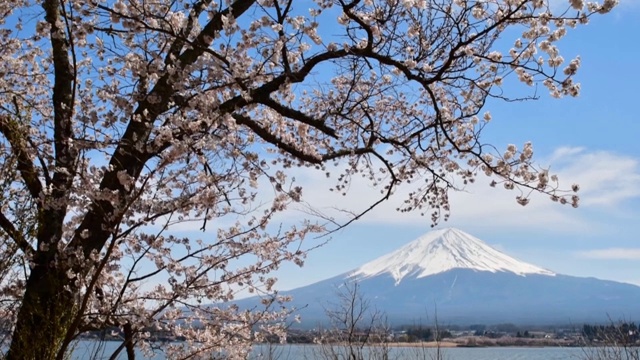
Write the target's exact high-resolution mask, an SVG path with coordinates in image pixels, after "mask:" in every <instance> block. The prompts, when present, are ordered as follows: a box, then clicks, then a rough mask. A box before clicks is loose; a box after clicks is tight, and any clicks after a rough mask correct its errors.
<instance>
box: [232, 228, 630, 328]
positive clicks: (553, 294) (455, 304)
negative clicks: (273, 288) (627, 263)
mask: <svg viewBox="0 0 640 360" xmlns="http://www.w3.org/2000/svg"><path fill="white" fill-rule="evenodd" d="M354 281H357V282H358V284H359V288H360V291H361V294H362V295H363V296H364V297H365V298H367V299H369V300H370V302H371V304H372V305H373V306H375V308H376V309H378V310H381V311H383V312H384V313H386V315H387V317H388V319H389V321H390V323H391V324H407V323H415V322H417V321H419V320H420V319H426V318H433V316H434V313H435V312H437V315H438V319H439V320H440V321H442V322H445V323H456V324H467V325H468V324H473V323H504V322H511V323H520V324H529V325H532V324H552V323H563V324H568V323H573V324H581V323H583V322H600V321H607V320H609V319H614V320H617V319H622V318H624V319H627V320H637V319H638V318H640V307H638V304H640V287H638V286H635V285H630V284H623V283H617V282H614V281H605V280H599V279H594V278H580V277H573V276H566V275H561V274H555V273H553V272H551V271H549V270H545V269H542V268H540V267H537V266H535V265H532V264H528V263H525V262H522V261H519V260H516V259H514V258H512V257H510V256H508V255H506V254H504V253H502V252H500V251H498V250H496V249H494V248H492V247H490V246H489V245H487V244H485V243H484V242H482V241H481V240H479V239H477V238H475V237H473V236H471V235H468V234H466V233H464V232H462V231H460V230H456V229H445V230H439V231H434V232H431V233H428V234H426V235H424V236H422V237H420V238H419V239H417V240H415V241H413V242H411V243H409V244H407V245H405V246H403V247H401V248H400V249H398V250H397V251H394V252H392V253H390V254H388V255H385V256H382V257H380V258H378V259H376V260H373V261H371V262H369V263H367V264H365V265H363V266H361V267H359V268H357V269H355V270H353V271H350V272H347V273H345V274H342V275H338V276H336V277H333V278H330V279H327V280H323V281H320V282H317V283H315V284H311V285H308V286H304V287H301V288H297V289H293V290H290V291H286V292H284V293H286V294H288V295H291V296H292V297H293V299H294V300H293V302H292V303H291V304H290V305H291V306H293V307H296V308H299V309H300V311H299V313H300V315H302V318H303V323H302V325H303V326H305V327H313V326H315V325H317V324H318V323H319V322H323V321H324V320H325V308H327V307H331V306H332V305H331V304H335V302H336V300H335V298H336V293H337V291H338V288H339V287H340V286H344V284H345V283H349V282H354ZM237 304H238V305H240V306H241V307H251V306H254V305H255V304H256V299H255V298H253V299H245V300H240V301H238V302H237Z"/></svg>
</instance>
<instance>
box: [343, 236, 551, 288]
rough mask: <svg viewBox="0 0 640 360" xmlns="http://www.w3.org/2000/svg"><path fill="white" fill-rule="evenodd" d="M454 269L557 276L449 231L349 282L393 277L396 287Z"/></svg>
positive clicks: (413, 245)
mask: <svg viewBox="0 0 640 360" xmlns="http://www.w3.org/2000/svg"><path fill="white" fill-rule="evenodd" d="M452 269H471V270H475V271H488V272H492V273H495V272H511V273H514V274H517V275H520V276H525V275H527V274H537V275H548V276H555V273H553V272H551V271H549V270H546V269H543V268H540V267H537V266H535V265H532V264H528V263H525V262H523V261H520V260H517V259H514V258H512V257H510V256H508V255H506V254H504V253H502V252H500V251H498V250H496V249H494V248H492V247H491V246H489V245H487V244H486V243H484V242H483V241H482V240H480V239H478V238H476V237H474V236H472V235H469V234H467V233H465V232H464V231H461V230H458V229H453V228H448V229H443V230H437V231H432V232H429V233H427V234H425V235H423V236H422V237H420V238H418V239H416V240H414V241H412V242H411V243H409V244H407V245H405V246H403V247H401V248H400V249H398V250H396V251H394V252H392V253H390V254H387V255H385V256H382V257H380V258H378V259H376V260H373V261H371V262H369V263H367V264H365V265H363V266H361V267H360V268H358V269H356V270H354V271H353V272H351V273H350V275H349V277H350V278H358V279H363V278H370V277H374V276H378V275H383V274H390V275H391V276H392V277H393V278H394V279H395V282H396V284H398V283H400V281H402V279H404V278H405V277H412V278H422V277H426V276H429V275H434V274H439V273H443V272H445V271H448V270H452Z"/></svg>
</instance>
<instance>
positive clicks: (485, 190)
mask: <svg viewBox="0 0 640 360" xmlns="http://www.w3.org/2000/svg"><path fill="white" fill-rule="evenodd" d="M638 35H640V1H638V0H621V4H620V5H619V6H618V7H617V8H616V9H614V11H612V12H611V13H610V14H608V15H606V16H596V17H594V18H592V21H591V23H590V24H589V25H587V26H586V27H579V28H578V29H576V30H575V31H570V32H569V34H568V35H567V37H566V38H565V39H564V40H563V42H562V43H561V52H562V54H563V55H564V56H565V58H573V56H574V55H580V56H581V58H582V66H581V69H580V72H579V74H578V78H577V80H578V81H579V82H580V83H581V84H582V92H581V94H580V96H579V97H578V98H565V99H561V100H557V99H552V98H550V97H549V96H547V93H546V91H545V89H540V91H539V93H540V94H541V98H540V100H537V101H533V102H528V103H503V102H496V103H492V104H488V107H487V109H488V110H490V111H491V112H492V114H493V120H492V122H491V123H490V125H489V126H488V127H487V128H486V129H485V133H484V135H485V138H484V140H485V141H487V142H491V143H493V144H495V145H496V146H497V147H498V148H504V146H506V145H507V144H509V143H514V144H522V143H524V142H525V141H532V142H533V144H534V149H535V151H536V159H537V161H538V163H539V164H541V165H543V166H549V167H550V168H551V171H552V172H555V173H558V174H559V176H560V180H561V181H562V183H563V184H565V185H567V186H568V185H570V184H571V183H574V182H576V183H579V184H580V185H581V188H582V190H581V192H580V196H581V199H582V203H581V206H580V208H578V209H573V208H571V207H566V206H560V205H558V204H555V203H552V202H551V201H549V200H547V199H546V198H544V197H536V196H534V197H533V199H532V203H531V204H530V205H528V206H526V207H522V206H520V205H517V204H516V202H515V199H514V198H515V195H516V194H515V193H513V192H508V191H505V190H500V189H492V188H489V187H487V186H485V185H484V184H483V183H480V184H478V185H477V186H473V187H470V188H467V189H466V191H465V192H464V193H456V194H452V196H451V199H452V212H451V218H450V220H449V221H448V222H446V223H441V224H440V225H439V227H457V228H460V229H462V230H464V231H466V232H469V233H471V234H472V235H474V236H476V237H479V238H480V239H483V240H484V241H486V242H487V243H489V244H491V245H492V246H494V247H496V248H498V249H500V250H502V251H504V252H506V253H507V254H509V255H512V256H515V257H517V258H519V259H521V260H524V261H527V262H531V263H534V264H536V265H539V266H542V267H545V268H548V269H550V270H553V271H555V272H558V273H564V274H568V275H576V276H590V277H597V278H602V279H611V280H617V281H623V282H631V283H635V284H639V285H640V140H639V138H638V135H639V134H640V118H639V116H638V111H637V109H636V106H638V105H639V104H640V98H639V97H638V95H637V94H638V93H640V91H639V90H640V71H639V70H638V69H639V68H640V38H639V37H638ZM300 178H302V179H303V184H304V183H305V181H306V182H307V187H306V192H305V194H306V195H307V196H310V197H311V200H309V201H310V202H311V203H314V202H313V198H315V199H316V201H318V202H319V203H321V204H323V205H324V206H327V207H329V206H331V203H332V201H333V202H335V203H336V204H338V203H345V202H347V203H349V202H351V203H357V202H358V200H359V199H360V200H363V199H366V198H367V196H368V195H367V194H369V195H371V194H373V193H368V192H367V189H366V186H365V188H359V187H357V186H352V190H354V191H353V193H354V194H352V195H350V196H348V197H347V198H345V199H340V198H338V197H331V196H327V194H326V192H324V191H323V190H318V191H317V192H315V193H314V191H313V190H314V189H322V187H323V186H324V187H325V188H327V187H329V186H330V185H331V184H330V183H326V184H325V183H324V182H323V180H320V179H311V178H307V179H305V178H304V175H298V179H300ZM399 200H400V197H396V199H395V200H392V201H390V202H389V203H388V204H384V205H383V206H382V207H380V208H379V209H377V210H376V211H374V213H371V214H369V216H367V217H365V218H364V219H362V220H361V221H358V222H356V223H355V224H352V225H351V226H349V227H348V228H346V229H344V230H342V231H340V232H338V233H335V234H334V235H333V236H332V240H331V241H330V242H329V243H328V244H326V245H324V246H323V247H321V248H319V249H316V250H314V251H312V252H311V253H310V254H309V257H308V258H307V261H306V263H305V266H304V267H303V268H297V267H295V266H285V267H284V268H283V269H282V270H281V271H280V272H279V273H278V277H279V288H281V289H289V288H293V287H297V286H301V285H306V284H309V283H312V282H315V281H319V280H322V279H325V278H328V277H331V276H335V275H338V274H341V273H343V272H347V271H349V270H351V269H354V268H356V267H358V266H360V265H362V264H364V263H365V262H368V261H370V260H373V259H375V258H376V257H378V256H381V255H384V254H386V253H388V252H390V251H392V250H394V249H396V248H398V247H400V246H402V245H404V244H406V243H408V242H410V241H412V240H414V239H415V238H416V237H418V236H420V235H421V234H423V233H425V232H427V231H430V230H431V228H430V220H429V218H427V217H420V216H419V215H418V214H409V215H407V214H400V213H396V212H395V211H394V210H393V209H394V208H395V205H394V203H397V201H399ZM314 204H316V203H314Z"/></svg>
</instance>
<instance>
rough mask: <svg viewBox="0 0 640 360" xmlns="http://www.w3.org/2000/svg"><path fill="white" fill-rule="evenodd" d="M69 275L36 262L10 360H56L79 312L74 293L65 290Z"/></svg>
mask: <svg viewBox="0 0 640 360" xmlns="http://www.w3.org/2000/svg"><path fill="white" fill-rule="evenodd" d="M68 284H69V280H68V278H67V276H66V274H65V273H64V272H63V271H61V270H60V269H58V268H54V267H48V266H46V265H36V266H35V267H34V268H33V270H32V272H31V274H30V276H29V279H28V280H27V286H26V289H25V293H24V298H23V301H22V306H21V307H20V312H19V313H18V319H17V322H16V327H15V329H14V332H13V337H12V339H11V345H10V347H9V352H8V353H7V356H6V360H54V359H55V358H56V356H57V354H58V352H59V351H60V347H61V346H62V344H63V340H64V338H65V335H66V334H67V331H68V330H69V329H68V328H69V326H70V324H71V321H72V320H73V315H74V312H75V304H74V298H73V295H72V294H70V293H69V291H68V290H65V289H64V288H65V285H68Z"/></svg>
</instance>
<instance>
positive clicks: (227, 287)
mask: <svg viewBox="0 0 640 360" xmlns="http://www.w3.org/2000/svg"><path fill="white" fill-rule="evenodd" d="M615 5H616V0H604V1H603V2H602V3H594V2H584V1H581V0H571V1H570V2H568V3H567V4H566V8H565V9H561V10H564V11H558V12H556V11H554V9H555V6H554V7H551V6H550V5H549V4H548V3H547V2H546V1H545V0H486V1H482V2H469V1H467V0H455V1H453V2H451V1H448V0H447V1H445V0H434V1H424V0H384V1H383V0H315V1H312V2H300V1H295V2H294V1H293V0H224V1H222V0H221V1H212V0H194V1H188V0H172V1H166V0H157V1H140V0H89V1H60V0H43V1H41V2H33V1H31V0H9V1H2V2H0V53H1V54H2V59H3V61H2V62H0V75H1V76H0V90H1V91H0V174H2V175H1V176H0V191H1V192H2V197H1V198H0V199H2V200H0V300H1V301H0V324H1V325H2V326H3V327H4V329H3V330H6V332H2V331H0V333H8V334H10V335H9V336H7V337H6V338H4V340H3V341H5V343H6V345H7V347H8V349H9V351H8V353H7V355H6V356H7V359H10V360H13V359H39V360H41V359H63V358H64V357H65V355H66V354H67V353H68V352H69V351H70V348H71V346H70V345H71V344H72V342H73V341H74V340H75V339H77V338H78V336H81V335H82V334H86V333H87V332H90V331H96V330H99V331H109V332H111V331H113V332H114V334H115V335H116V336H119V337H120V338H121V340H122V342H121V346H120V347H119V348H118V350H117V352H118V353H120V352H122V353H127V354H129V355H130V354H133V349H134V348H140V349H142V350H144V351H145V352H147V353H149V354H150V353H151V352H152V351H153V349H154V346H155V342H154V340H155V339H156V338H157V337H158V336H159V335H162V336H167V337H170V338H174V339H183V340H184V342H180V343H169V344H167V346H166V348H165V349H164V350H165V354H166V356H167V357H168V358H171V359H185V358H199V357H200V358H206V357H208V356H209V357H210V356H211V354H220V355H222V356H226V357H228V358H232V359H233V358H244V357H246V355H247V354H248V352H249V350H250V347H251V344H252V343H254V342H256V341H261V340H262V339H264V338H265V337H266V336H267V335H271V334H276V335H279V336H284V332H283V327H282V326H281V325H282V324H283V322H282V321H283V320H284V319H285V318H286V317H287V316H288V315H289V313H290V311H291V310H290V309H287V308H286V306H284V305H285V303H286V301H287V300H288V299H287V298H286V297H282V296H279V295H278V294H277V292H275V290H274V289H275V286H276V284H277V283H276V279H275V278H274V277H272V276H270V275H269V274H270V273H272V272H273V271H274V270H276V269H278V268H279V267H280V266H281V264H283V263H284V262H293V263H296V264H298V265H300V266H302V264H303V262H304V259H305V257H306V256H307V252H308V249H309V248H310V247H309V246H305V245H304V244H303V241H304V239H305V238H307V239H308V238H309V237H313V236H316V235H322V234H326V233H327V232H331V231H334V230H336V229H337V228H340V227H343V226H346V225H348V224H349V223H351V222H352V221H355V220H357V219H358V218H360V217H361V216H364V215H365V214H366V212H368V211H369V210H371V209H372V208H374V207H375V206H376V205H377V204H380V203H381V202H382V201H384V200H386V199H388V198H389V197H390V196H393V194H394V192H395V190H396V189H397V188H399V187H406V188H408V189H410V190H411V191H410V192H409V195H408V197H407V198H406V199H405V202H404V205H403V206H402V207H400V208H398V211H418V212H420V213H422V214H424V215H425V216H426V217H427V219H426V221H427V222H431V223H433V224H435V223H437V222H438V221H441V220H446V219H447V218H448V216H449V211H450V207H449V202H448V194H449V193H450V191H455V190H458V189H460V186H461V185H460V184H468V183H472V182H474V181H475V180H476V179H477V177H479V176H485V175H486V176H490V177H492V183H491V185H492V186H497V185H501V187H503V188H505V189H506V190H511V191H514V193H515V194H514V198H515V201H516V202H517V203H519V204H522V205H526V204H527V203H529V195H530V194H531V192H534V191H535V192H542V193H545V194H547V195H548V196H549V197H550V198H551V200H552V201H556V202H558V203H560V204H570V205H572V206H574V207H575V206H577V205H578V201H579V199H578V197H577V195H576V194H575V192H577V191H578V190H579V186H578V185H571V186H570V188H568V189H566V190H565V189H564V188H562V187H561V185H560V182H559V180H558V179H557V177H555V175H553V174H550V173H549V172H548V170H546V169H543V168H540V167H538V166H536V165H535V163H534V162H533V154H534V151H533V145H532V144H531V143H525V144H513V145H509V146H508V147H507V148H506V149H502V150H501V149H496V148H495V147H493V146H492V145H490V144H485V143H484V142H483V141H482V136H481V135H482V130H483V128H484V127H485V126H492V124H491V123H490V120H491V119H492V115H491V112H490V109H487V108H486V106H485V104H486V103H487V101H488V100H490V99H498V100H500V99H502V100H507V101H509V100H516V99H517V100H533V99H535V97H536V96H537V95H536V92H535V88H536V86H537V85H538V84H542V85H543V86H544V88H546V89H547V90H548V91H549V94H550V96H553V97H558V98H561V97H563V96H578V94H579V92H580V88H581V85H580V83H579V82H577V80H576V79H575V76H576V75H577V74H578V70H579V68H580V61H581V60H580V58H579V57H578V56H577V55H576V54H564V55H562V54H561V52H560V49H559V47H558V43H559V41H560V40H561V39H563V38H564V37H566V36H569V34H570V30H571V29H573V28H576V27H578V26H580V25H584V24H587V23H588V20H589V18H590V17H591V16H593V15H595V14H603V13H607V12H609V11H611V10H612V8H613V7H614V6H615ZM507 30H509V31H507ZM509 37H513V38H512V39H510V38H509ZM499 39H500V41H498V40H499ZM505 40H507V41H505ZM504 44H507V45H504ZM508 44H513V46H512V47H509V45H508ZM570 56H571V57H570ZM518 82H520V83H521V84H519V85H518V86H522V87H523V88H524V89H525V91H526V90H529V91H530V94H531V95H530V96H528V97H527V96H525V97H524V98H522V97H521V98H513V97H510V96H509V94H508V93H507V92H505V91H504V88H503V87H505V88H506V86H507V84H509V86H514V85H515V84H517V83H518ZM334 165H335V166H334ZM294 167H302V168H305V169H307V170H308V171H311V172H315V173H317V174H318V175H319V176H325V175H326V176H327V177H328V178H329V179H328V181H330V182H332V183H331V184H332V185H328V186H327V189H305V188H303V187H301V186H300V185H299V184H298V183H296V181H295V179H294V178H293V177H291V176H290V174H289V173H290V169H292V168H294ZM331 169H342V170H341V172H340V173H334V172H332V171H331ZM359 176H363V177H365V178H367V179H369V180H370V182H371V185H372V186H374V187H377V188H378V189H379V190H380V197H379V198H377V199H372V200H371V203H370V204H368V207H367V208H366V209H365V210H364V211H361V212H358V213H351V215H352V216H351V217H350V218H349V219H347V220H346V221H344V222H341V223H337V222H336V221H334V220H333V219H325V218H323V217H322V216H318V215H319V214H318V213H313V214H315V215H313V214H310V215H309V218H308V219H306V220H302V221H299V222H296V221H288V222H286V221H281V220H278V219H281V218H282V217H278V216H279V215H280V214H286V211H287V209H289V208H291V207H292V204H298V203H301V202H304V201H305V193H306V192H308V191H323V190H326V191H336V192H339V193H346V192H348V191H349V185H350V182H351V180H352V179H353V178H354V177H359ZM460 180H461V181H460ZM456 184H457V185H456ZM185 224H189V225H191V226H195V228H197V229H201V230H203V231H204V232H203V233H202V234H196V235H193V234H194V233H193V232H191V233H189V235H184V234H183V233H181V232H180V231H178V230H176V229H179V226H181V225H185ZM311 247H312V246H311ZM239 290H245V291H247V292H249V293H253V294H259V295H263V296H264V302H263V305H264V306H263V307H262V308H260V309H239V308H237V307H235V306H234V305H233V303H232V300H234V299H235V297H236V296H237V293H238V291H239Z"/></svg>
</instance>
